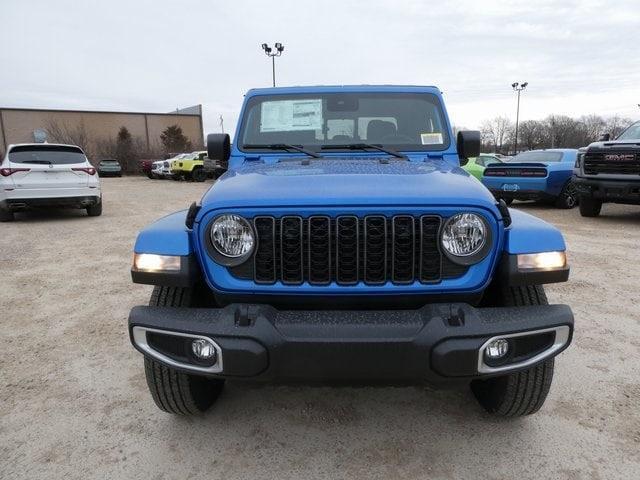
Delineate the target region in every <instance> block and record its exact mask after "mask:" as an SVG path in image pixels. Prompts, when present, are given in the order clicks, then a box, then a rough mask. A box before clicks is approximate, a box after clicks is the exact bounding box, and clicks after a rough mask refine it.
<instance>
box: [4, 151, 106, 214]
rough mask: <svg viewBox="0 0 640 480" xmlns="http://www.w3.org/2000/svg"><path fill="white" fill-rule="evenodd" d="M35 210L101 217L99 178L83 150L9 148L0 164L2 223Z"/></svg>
mask: <svg viewBox="0 0 640 480" xmlns="http://www.w3.org/2000/svg"><path fill="white" fill-rule="evenodd" d="M33 207H70V208H85V209H86V210H87V214H89V216H91V217H95V216H98V215H100V214H102V195H101V193H100V179H99V178H98V173H97V172H96V169H95V168H93V166H92V165H91V164H90V163H89V160H87V157H86V155H85V154H84V152H83V151H82V149H81V148H80V147H76V146H75V145H56V144H50V143H22V144H16V145H9V148H8V149H7V153H6V155H5V157H4V160H3V161H2V163H1V164H0V221H3V222H8V221H11V220H13V218H14V215H13V214H14V212H16V211H19V210H26V209H29V208H33Z"/></svg>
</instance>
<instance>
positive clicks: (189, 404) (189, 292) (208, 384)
mask: <svg viewBox="0 0 640 480" xmlns="http://www.w3.org/2000/svg"><path fill="white" fill-rule="evenodd" d="M149 305H150V306H163V307H195V306H197V302H196V295H195V292H194V290H193V289H191V288H179V287H154V289H153V293H152V294H151V299H150V300H149ZM144 372H145V376H146V379H147V386H148V387H149V392H150V393H151V396H152V397H153V401H154V402H155V404H156V405H157V406H158V408H159V409H160V410H163V411H165V412H168V413H173V414H176V415H200V414H202V413H204V412H206V411H207V410H208V409H209V408H210V407H211V405H213V404H214V403H215V401H216V400H217V399H218V397H219V396H220V393H221V392H222V389H223V387H224V380H221V379H215V378H209V377H204V376H200V375H192V374H189V373H184V372H182V371H180V370H176V369H174V368H171V367H167V366H166V365H163V364H161V363H159V362H157V361H155V360H153V359H151V358H148V357H145V358H144Z"/></svg>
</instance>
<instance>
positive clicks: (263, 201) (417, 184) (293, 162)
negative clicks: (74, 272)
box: [135, 86, 575, 295]
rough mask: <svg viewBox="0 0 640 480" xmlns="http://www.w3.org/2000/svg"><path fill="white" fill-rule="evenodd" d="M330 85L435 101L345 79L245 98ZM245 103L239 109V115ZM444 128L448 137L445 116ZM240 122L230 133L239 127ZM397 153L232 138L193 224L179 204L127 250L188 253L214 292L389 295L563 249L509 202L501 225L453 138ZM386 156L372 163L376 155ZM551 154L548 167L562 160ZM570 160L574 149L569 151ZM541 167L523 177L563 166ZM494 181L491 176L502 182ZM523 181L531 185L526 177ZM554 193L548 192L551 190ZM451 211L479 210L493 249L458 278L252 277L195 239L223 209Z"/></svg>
mask: <svg viewBox="0 0 640 480" xmlns="http://www.w3.org/2000/svg"><path fill="white" fill-rule="evenodd" d="M330 92H409V93H420V92H423V93H429V94H432V95H435V96H437V97H438V99H440V101H442V97H441V94H440V91H439V90H438V89H437V88H435V87H415V86H409V87H404V86H383V87H372V86H354V87H292V88H276V89H271V88H269V89H256V90H251V91H250V92H249V93H248V94H247V96H246V98H245V105H246V102H247V101H248V100H249V99H250V98H251V97H253V96H257V95H274V94H292V93H330ZM244 109H245V107H244V106H243V109H242V112H241V115H240V124H241V123H242V121H243V120H242V119H243V114H244ZM443 111H444V116H445V122H446V128H448V129H449V136H450V137H451V138H452V139H453V138H454V137H453V134H452V132H451V126H450V124H449V121H448V119H447V118H446V117H447V115H446V110H444V107H443ZM240 124H239V126H238V129H237V130H236V131H240V130H241V129H240ZM403 153H405V154H406V155H407V156H408V161H407V160H401V159H395V158H391V159H389V156H388V155H386V154H384V153H379V152H359V151H351V152H348V153H344V152H343V153H339V152H332V153H327V154H326V155H325V156H324V157H323V158H322V159H309V158H306V157H305V155H304V154H300V153H286V152H281V151H273V152H268V153H259V154H256V153H255V152H252V153H244V152H242V151H240V150H239V148H238V146H237V142H234V144H233V147H232V152H231V158H230V162H229V164H230V168H229V171H228V172H227V173H225V174H224V175H223V176H222V177H221V178H220V179H219V180H218V181H217V182H216V183H215V184H214V185H213V186H212V187H211V189H209V191H208V192H206V193H205V195H204V196H203V198H202V201H201V203H202V208H201V209H200V211H199V213H198V215H197V216H196V219H195V223H194V227H193V231H190V230H187V228H186V227H185V223H184V221H185V216H186V211H181V212H178V213H175V214H173V215H169V216H167V217H164V218H162V219H160V220H158V221H157V222H155V223H153V224H151V225H150V226H149V227H147V228H146V229H144V230H143V231H142V232H141V233H140V234H139V236H138V239H137V241H136V245H135V251H136V252H138V253H143V252H146V253H157V254H165V255H187V254H189V253H191V252H193V253H195V255H196V257H197V259H198V262H199V264H200V266H201V268H202V272H203V274H204V276H205V280H206V282H207V284H208V285H209V287H210V288H212V289H213V290H216V291H219V292H235V293H245V294H258V293H260V294H267V295H269V294H272V295H301V294H304V295H342V294H345V295H372V294H375V295H391V294H393V295H397V294H407V295H413V294H440V293H454V292H460V293H462V292H464V293H471V292H481V291H482V290H484V289H485V288H486V287H487V285H488V284H489V283H490V281H491V279H492V277H493V275H494V274H495V271H496V266H497V263H498V261H499V259H500V258H501V257H502V254H503V252H505V251H506V252H509V253H534V252H540V251H548V250H564V249H565V245H564V240H563V239H562V235H561V234H560V232H559V231H558V230H557V229H556V228H555V227H553V226H551V225H549V224H547V223H545V222H543V221H542V220H539V219H537V218H535V217H532V216H531V215H527V214H525V213H522V212H519V211H516V210H512V218H513V223H512V225H511V226H510V227H509V228H507V229H505V228H504V225H503V222H502V216H501V214H500V212H499V210H498V209H497V207H496V202H495V199H494V197H493V195H492V194H491V193H490V192H489V191H488V190H487V189H486V188H485V187H484V186H483V185H482V184H480V183H479V182H478V181H476V180H475V179H474V178H473V177H471V176H470V175H469V174H468V173H467V172H465V171H464V170H462V169H461V168H460V166H459V160H458V155H457V152H456V146H455V141H451V142H450V144H449V145H448V146H446V147H445V148H444V149H442V150H440V151H433V152H432V151H428V152H426V151H421V152H404V151H403ZM381 158H385V159H388V163H381V162H380V159H381ZM568 158H569V155H568V156H567V161H566V162H565V161H564V160H563V162H559V164H558V166H560V164H562V166H563V167H564V166H565V163H566V164H567V165H568V164H569V163H570V160H568ZM303 159H304V160H303ZM574 160H575V156H574ZM551 167H555V165H553V166H550V167H549V175H548V178H545V179H542V180H539V179H527V181H529V180H533V182H538V184H539V185H540V186H542V184H543V183H544V184H545V188H547V189H557V188H558V186H559V185H561V184H562V182H563V181H564V180H563V179H564V177H563V173H561V172H562V171H563V170H562V169H560V168H558V169H557V170H556V168H551ZM503 180H504V179H500V181H503ZM533 182H532V185H534V184H536V183H533ZM554 191H555V190H554ZM460 211H472V212H476V213H478V214H480V215H483V216H484V217H485V219H486V220H487V223H488V225H489V226H490V229H491V233H492V237H493V248H492V250H491V252H490V253H489V255H488V256H487V257H486V258H485V259H484V260H483V261H481V262H480V263H478V264H476V265H473V266H471V267H470V268H469V269H468V271H467V273H466V274H464V275H462V276H461V277H459V278H454V279H445V280H443V281H441V282H440V283H437V284H421V283H419V282H416V283H413V284H409V285H392V284H391V283H387V284H385V285H379V286H373V285H365V284H364V283H360V284H357V285H354V286H338V285H336V284H331V285H327V286H318V285H309V284H303V285H296V286H290V285H284V284H281V283H276V284H274V285H258V284H255V283H253V282H252V281H250V280H241V279H238V278H235V277H233V276H232V275H231V274H230V273H229V271H228V270H227V268H225V267H222V266H220V265H219V264H217V263H215V262H214V261H213V259H212V258H211V257H210V256H209V254H208V253H206V249H205V248H204V242H205V241H206V237H207V235H208V229H207V227H208V225H209V223H210V222H211V221H212V220H213V219H214V218H215V217H216V216H217V215H219V214H221V213H227V212H233V213H237V214H239V215H242V216H245V217H246V218H252V217H254V216H256V215H273V216H276V217H278V216H281V215H290V214H295V215H301V216H308V215H312V214H319V213H320V214H325V215H329V216H337V215H344V214H354V215H358V216H364V215H366V214H383V215H387V216H392V215H394V214H398V213H404V214H411V215H415V216H418V215H422V214H436V215H440V216H442V217H443V218H445V219H446V218H448V217H450V216H451V215H454V214H455V213H458V212H460Z"/></svg>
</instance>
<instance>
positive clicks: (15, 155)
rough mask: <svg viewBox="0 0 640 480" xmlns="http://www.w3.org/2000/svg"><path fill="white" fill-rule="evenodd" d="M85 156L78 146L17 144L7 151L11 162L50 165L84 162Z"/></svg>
mask: <svg viewBox="0 0 640 480" xmlns="http://www.w3.org/2000/svg"><path fill="white" fill-rule="evenodd" d="M86 160H87V158H86V157H85V156H84V153H82V150H80V149H79V148H78V147H62V146H52V145H19V146H16V147H13V148H12V149H11V151H10V152H9V161H10V162H13V163H43V164H50V165H71V164H74V163H84V162H86Z"/></svg>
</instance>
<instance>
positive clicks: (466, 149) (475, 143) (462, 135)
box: [456, 130, 480, 166]
mask: <svg viewBox="0 0 640 480" xmlns="http://www.w3.org/2000/svg"><path fill="white" fill-rule="evenodd" d="M456 146H457V149H458V157H460V166H465V165H466V164H467V163H468V162H469V157H477V156H478V155H480V132H479V131H476V130H462V131H460V132H458V138H457V142H456Z"/></svg>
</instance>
